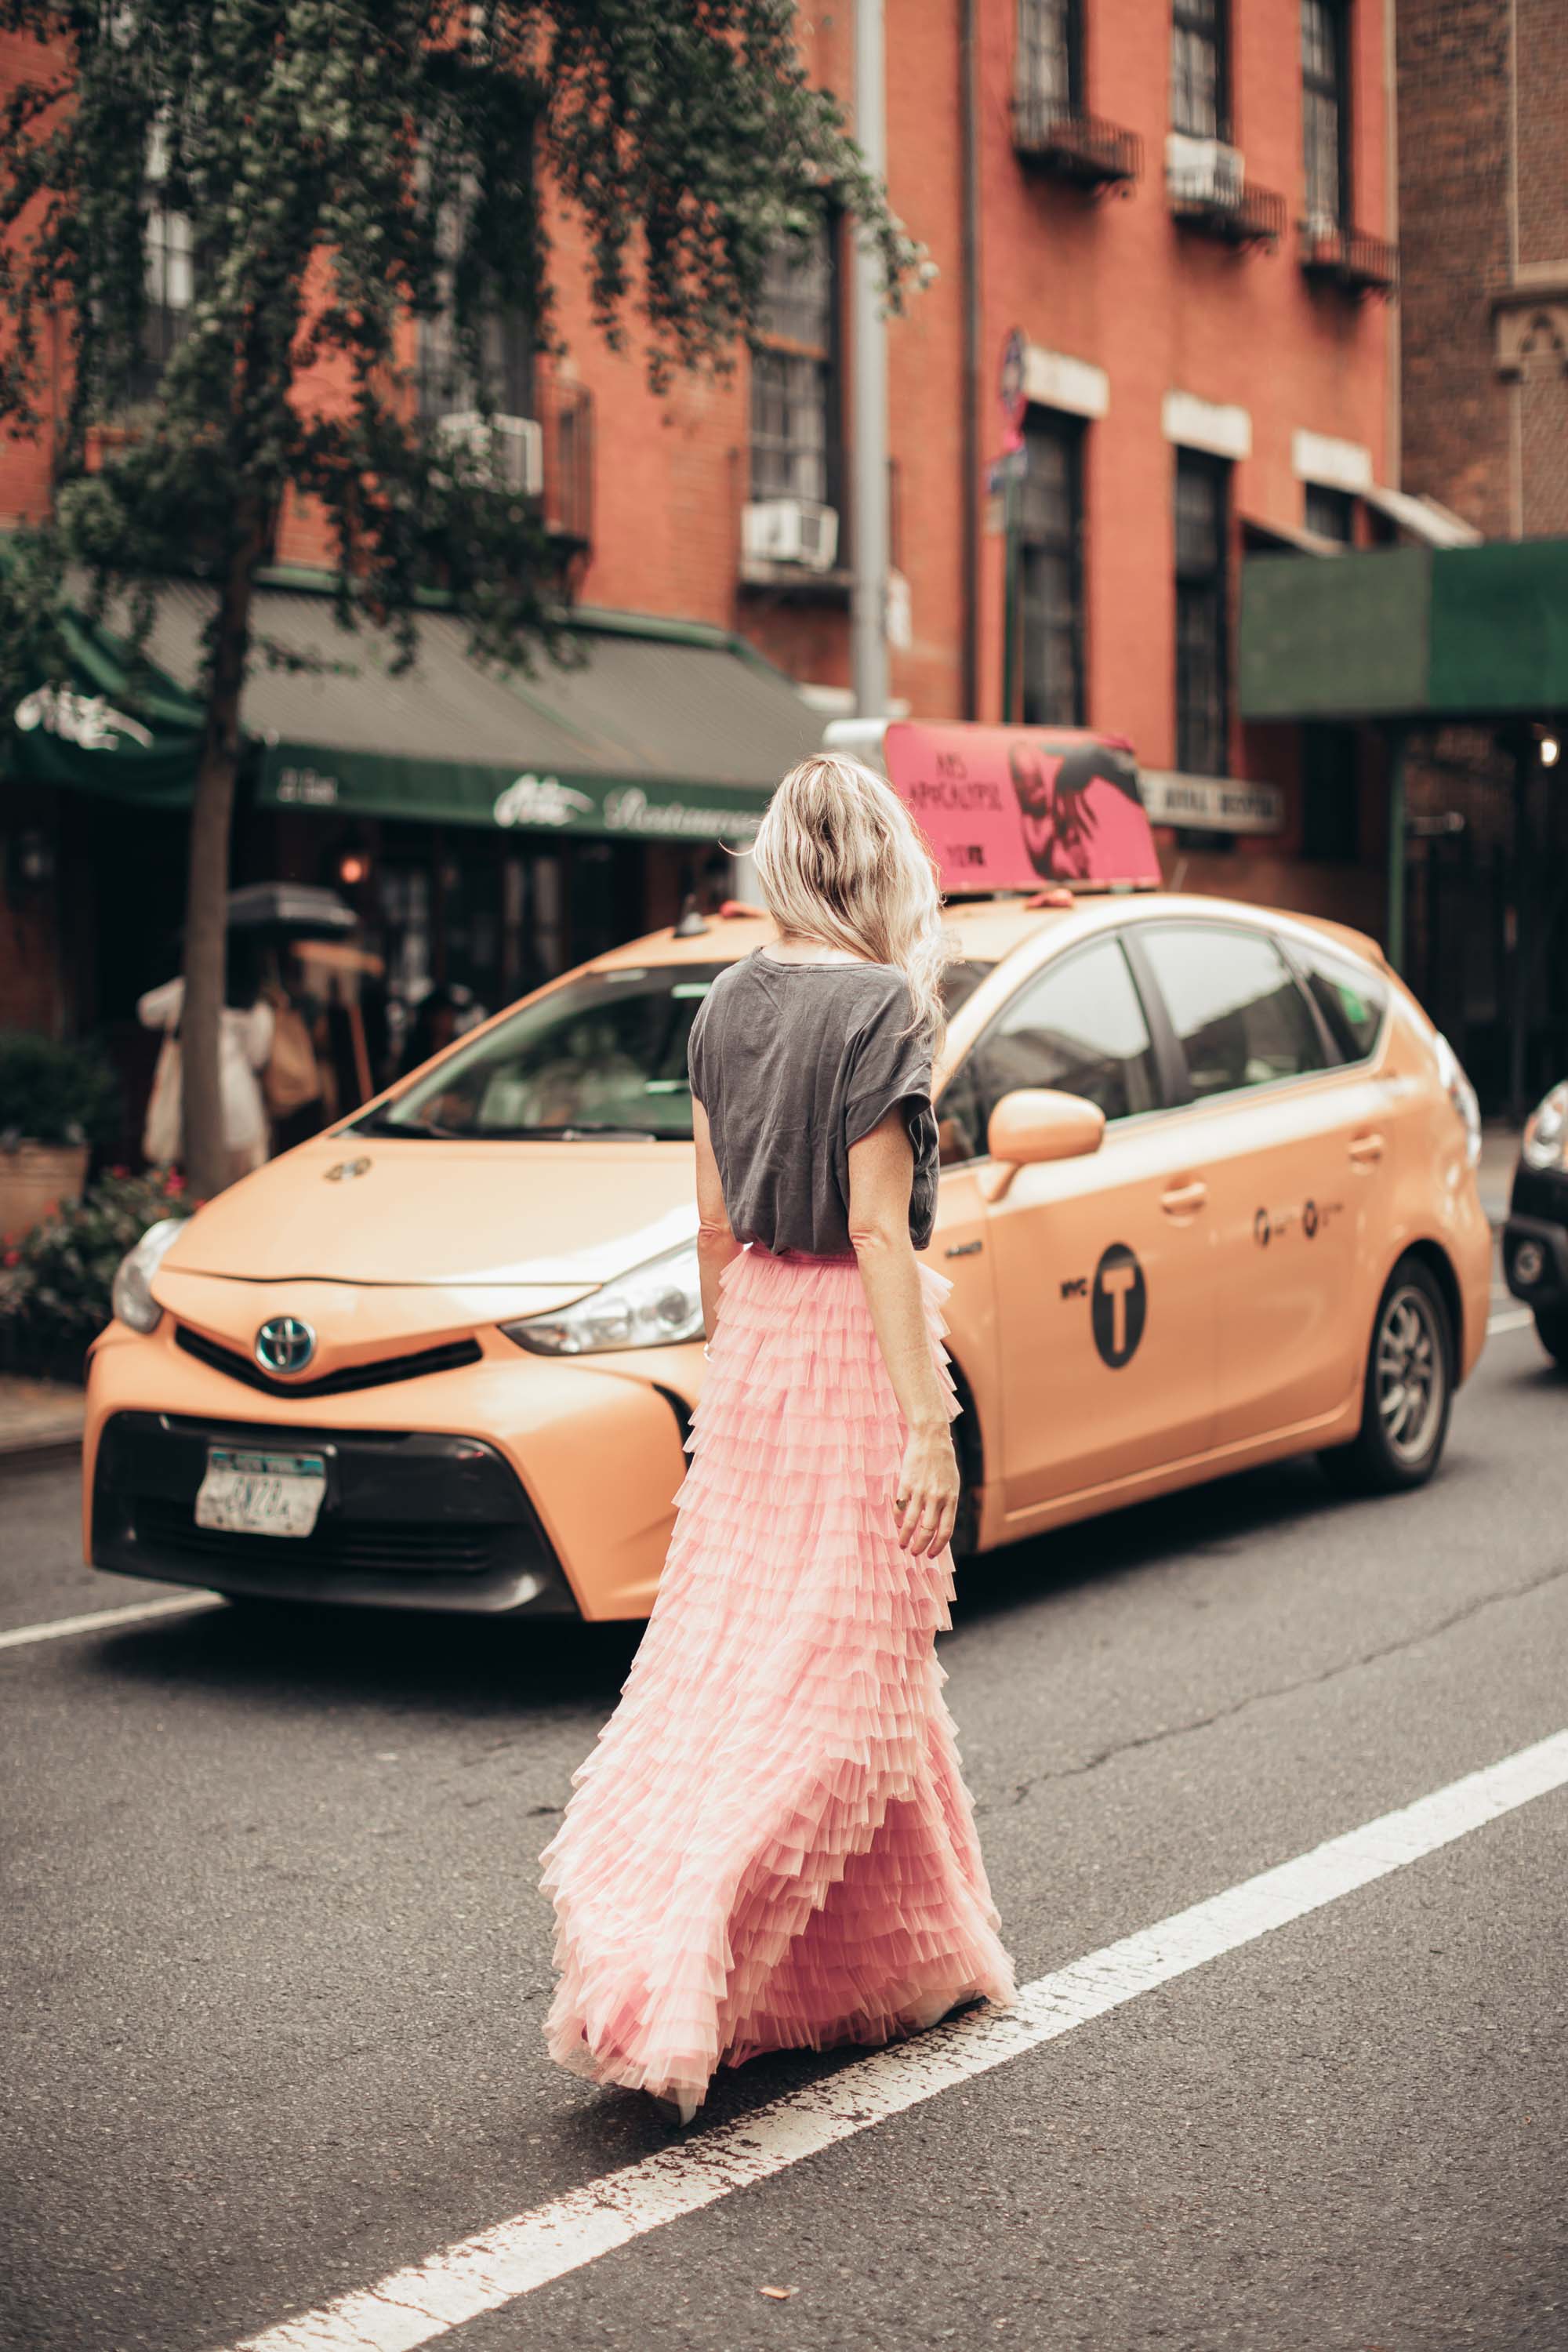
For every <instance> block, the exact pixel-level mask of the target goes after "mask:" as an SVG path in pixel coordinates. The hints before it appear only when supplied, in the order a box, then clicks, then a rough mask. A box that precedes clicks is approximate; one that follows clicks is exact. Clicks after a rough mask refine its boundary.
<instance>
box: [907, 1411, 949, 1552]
mask: <svg viewBox="0 0 1568 2352" xmlns="http://www.w3.org/2000/svg"><path fill="white" fill-rule="evenodd" d="M893 1507H894V1509H895V1510H896V1511H897V1512H898V1515H899V1542H900V1547H901V1548H902V1549H904V1550H905V1551H908V1552H912V1553H913V1554H914V1556H915V1558H916V1559H934V1558H935V1556H936V1554H937V1553H938V1552H939V1551H941V1550H942V1549H943V1548H944V1547H945V1546H946V1545H947V1544H949V1543H951V1542H952V1527H953V1521H954V1520H955V1519H956V1517H957V1516H958V1460H957V1456H956V1455H955V1454H954V1453H953V1450H952V1430H951V1429H950V1428H949V1426H948V1424H947V1423H946V1422H945V1421H943V1422H942V1423H933V1424H931V1425H928V1426H925V1427H921V1428H916V1429H911V1430H910V1435H909V1442H908V1444H906V1445H905V1447H904V1459H903V1465H902V1467H901V1468H900V1472H899V1483H898V1486H897V1488H896V1490H895V1492H894V1496H893Z"/></svg>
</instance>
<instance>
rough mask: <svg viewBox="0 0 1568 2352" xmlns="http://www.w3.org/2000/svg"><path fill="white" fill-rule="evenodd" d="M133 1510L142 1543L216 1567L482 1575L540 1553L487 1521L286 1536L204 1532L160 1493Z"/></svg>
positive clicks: (355, 1523)
mask: <svg viewBox="0 0 1568 2352" xmlns="http://www.w3.org/2000/svg"><path fill="white" fill-rule="evenodd" d="M133 1518H134V1526H135V1535H136V1541H137V1543H138V1544H139V1545H142V1546H143V1547H145V1548H146V1549H148V1550H150V1551H153V1552H155V1553H157V1554H158V1555H159V1556H160V1557H161V1558H163V1559H168V1558H170V1556H171V1555H173V1556H174V1558H177V1559H182V1560H189V1561H192V1562H193V1563H195V1562H197V1561H207V1562H211V1563H212V1564H213V1565H215V1566H217V1565H221V1564H222V1563H225V1562H228V1563H234V1562H236V1561H239V1560H255V1561H258V1562H259V1563H261V1564H263V1565H265V1566H269V1567H274V1568H276V1567H278V1566H279V1565H289V1566H290V1567H292V1566H299V1567H301V1568H316V1569H323V1568H324V1569H340V1570H358V1571H359V1572H360V1573H361V1574H362V1575H371V1576H430V1575H443V1576H479V1575H482V1574H483V1573H484V1572H485V1570H487V1569H493V1568H499V1567H501V1566H503V1565H508V1566H509V1565H510V1564H511V1562H512V1559H513V1558H514V1556H515V1555H516V1554H518V1553H519V1552H520V1550H521V1551H523V1552H527V1553H529V1554H531V1551H532V1549H533V1547H532V1545H531V1541H530V1538H529V1535H528V1531H527V1530H526V1529H525V1528H519V1527H515V1526H505V1525H498V1524H491V1525H489V1526H487V1525H485V1524H484V1522H483V1521H477V1522H476V1521H473V1520H469V1521H468V1522H466V1523H465V1522H463V1521H461V1520H458V1521H455V1522H454V1521H452V1520H440V1519H427V1520H418V1519H412V1520H410V1519H398V1520H392V1519H379V1520H378V1519H358V1520H342V1519H334V1518H330V1517H322V1518H321V1519H318V1521H317V1522H316V1525H315V1527H314V1528H312V1530H311V1532H310V1534H309V1535H308V1536H296V1537H290V1538H282V1537H279V1536H252V1535H235V1534H232V1533H230V1532H229V1531H228V1530H227V1529H226V1528H199V1527H198V1526H197V1525H196V1522H195V1513H194V1512H193V1510H192V1508H191V1507H190V1505H189V1504H188V1503H180V1502H174V1501H172V1500H170V1499H169V1498H167V1497H165V1496H161V1495H139V1496H137V1497H136V1500H135V1503H134V1505H133Z"/></svg>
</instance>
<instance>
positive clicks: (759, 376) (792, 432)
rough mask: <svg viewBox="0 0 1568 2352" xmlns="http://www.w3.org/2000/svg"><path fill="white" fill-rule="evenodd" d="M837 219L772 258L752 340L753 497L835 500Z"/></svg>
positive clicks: (832, 502) (829, 504)
mask: <svg viewBox="0 0 1568 2352" xmlns="http://www.w3.org/2000/svg"><path fill="white" fill-rule="evenodd" d="M837 310H838V304H837V238H836V236H835V235H834V228H833V224H832V223H831V222H828V221H824V223H823V224H822V226H821V227H820V229H819V230H818V231H817V234H816V236H815V237H813V238H812V239H810V240H809V241H808V242H807V243H806V244H805V245H799V244H796V243H795V242H794V241H793V240H792V241H791V242H790V243H788V244H786V245H782V246H780V247H777V248H776V250H775V251H774V252H773V256H772V257H771V258H770V260H769V263H768V270H767V278H766V282H765V285H764V288H763V301H762V307H761V309H760V310H759V312H758V317H757V325H756V329H755V331H754V334H753V336H752V498H753V499H809V500H811V501H813V502H814V503H816V505H819V506H827V507H837V504H838V495H837V493H838V478H837V477H838V362H837V341H838V338H837Z"/></svg>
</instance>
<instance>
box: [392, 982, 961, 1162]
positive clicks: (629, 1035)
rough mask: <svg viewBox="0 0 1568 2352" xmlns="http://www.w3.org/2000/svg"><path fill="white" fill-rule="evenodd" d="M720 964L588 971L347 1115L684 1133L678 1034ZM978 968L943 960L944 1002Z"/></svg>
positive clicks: (417, 1132)
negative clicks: (371, 1105) (396, 1090)
mask: <svg viewBox="0 0 1568 2352" xmlns="http://www.w3.org/2000/svg"><path fill="white" fill-rule="evenodd" d="M725 969H726V966H725V965H724V964H722V963H679V964H638V965H625V966H621V967H618V968H616V969H613V970H610V971H589V972H583V973H580V974H579V975H578V977H577V978H576V979H575V980H570V981H568V982H566V983H565V984H564V986H563V987H561V988H556V989H552V990H551V991H550V992H549V994H548V995H545V996H541V997H537V998H535V999H534V1000H533V1002H532V1003H528V1004H522V1005H520V1006H519V1007H518V1009H517V1011H516V1012H515V1013H511V1014H510V1016H509V1017H508V1018H507V1019H505V1020H503V1021H499V1022H498V1023H497V1024H496V1025H495V1026H494V1028H492V1029H488V1030H486V1031H485V1032H484V1034H482V1035H480V1036H477V1037H476V1038H475V1039H474V1040H473V1042H472V1044H471V1045H458V1046H457V1047H455V1048H454V1049H453V1051H452V1052H451V1053H449V1054H448V1055H447V1056H446V1057H445V1059H444V1060H442V1061H440V1062H438V1063H437V1065H436V1066H435V1068H434V1069H431V1070H427V1071H426V1074H425V1076H423V1077H421V1078H416V1080H415V1082H414V1084H413V1085H412V1086H410V1087H405V1088H404V1090H403V1092H402V1093H401V1094H400V1095H398V1096H397V1097H396V1098H395V1100H394V1101H392V1102H388V1103H383V1104H382V1105H381V1106H380V1108H378V1109H376V1110H374V1111H369V1112H367V1113H366V1114H365V1115H364V1117H363V1118H361V1119H359V1120H357V1121H356V1122H355V1125H356V1127H357V1128H358V1129H361V1130H363V1131H365V1132H369V1133H374V1134H377V1135H403V1136H408V1137H414V1138H417V1137H421V1136H430V1137H437V1138H445V1137H451V1136H476V1137H479V1136H483V1137H488V1138H489V1139H494V1140H504V1139H508V1138H510V1139H518V1138H523V1139H542V1140H547V1141H557V1142H571V1141H573V1140H574V1139H576V1138H578V1137H580V1136H608V1137H616V1136H619V1137H625V1138H642V1137H647V1138H648V1139H651V1140H653V1141H655V1142H659V1143H679V1142H689V1141H690V1139H691V1088H690V1086H689V1083H688V1079H687V1075H686V1041H687V1038H688V1037H689V1034H690V1032H691V1024H692V1023H693V1021H694V1020H695V1019H696V1018H697V1012H698V1008H699V1006H700V1004H701V1003H702V1000H703V998H704V997H705V996H706V995H707V993H708V992H709V990H710V988H711V987H712V985H713V982H715V981H716V980H717V979H718V977H719V974H720V973H721V971H724V970H725ZM987 969H988V967H987V966H985V965H982V964H976V963H973V962H965V963H959V964H955V965H952V966H950V967H949V972H948V977H947V983H946V992H947V997H948V1003H949V1008H950V1010H951V1009H953V1008H954V1007H955V1006H956V1004H957V1003H959V1002H961V1001H962V999H963V997H964V996H967V995H968V994H969V993H970V992H971V990H972V989H973V988H974V987H975V986H976V985H977V984H978V982H979V981H980V980H981V979H982V978H983V977H984V972H985V971H986V970H987Z"/></svg>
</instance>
